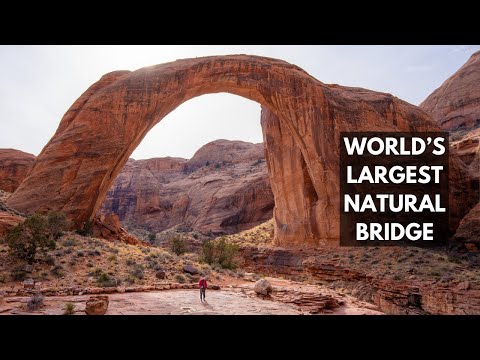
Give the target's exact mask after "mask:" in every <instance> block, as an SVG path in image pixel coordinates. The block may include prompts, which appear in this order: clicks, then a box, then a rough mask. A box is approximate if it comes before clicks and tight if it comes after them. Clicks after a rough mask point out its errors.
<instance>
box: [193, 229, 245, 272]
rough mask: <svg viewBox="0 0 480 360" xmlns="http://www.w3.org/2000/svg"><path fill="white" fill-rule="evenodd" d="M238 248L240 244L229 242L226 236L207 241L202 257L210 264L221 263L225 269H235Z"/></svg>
mask: <svg viewBox="0 0 480 360" xmlns="http://www.w3.org/2000/svg"><path fill="white" fill-rule="evenodd" d="M238 249H239V247H238V245H236V244H230V243H228V242H227V241H226V239H225V237H222V238H220V240H212V241H207V242H206V243H204V244H203V247H202V251H201V259H202V261H204V262H206V263H207V264H210V265H212V264H219V265H220V266H221V267H222V268H224V269H234V268H235V267H236V263H235V258H236V256H237V253H238Z"/></svg>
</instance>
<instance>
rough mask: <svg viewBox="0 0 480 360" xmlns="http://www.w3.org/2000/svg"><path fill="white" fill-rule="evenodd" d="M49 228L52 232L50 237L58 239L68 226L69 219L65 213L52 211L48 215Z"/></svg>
mask: <svg viewBox="0 0 480 360" xmlns="http://www.w3.org/2000/svg"><path fill="white" fill-rule="evenodd" d="M47 222H48V230H49V232H50V238H51V239H53V240H57V239H58V238H59V237H60V236H62V235H63V232H64V231H65V230H66V229H67V228H68V226H69V221H68V220H67V218H66V216H65V214H64V213H61V212H51V213H49V214H48V216H47Z"/></svg>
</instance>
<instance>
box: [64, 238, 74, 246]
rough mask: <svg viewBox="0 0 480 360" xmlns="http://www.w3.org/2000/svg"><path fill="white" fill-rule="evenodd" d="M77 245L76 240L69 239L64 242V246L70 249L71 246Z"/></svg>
mask: <svg viewBox="0 0 480 360" xmlns="http://www.w3.org/2000/svg"><path fill="white" fill-rule="evenodd" d="M75 245H77V241H76V240H75V239H71V238H70V239H67V240H65V241H64V242H63V246H67V247H70V246H75Z"/></svg>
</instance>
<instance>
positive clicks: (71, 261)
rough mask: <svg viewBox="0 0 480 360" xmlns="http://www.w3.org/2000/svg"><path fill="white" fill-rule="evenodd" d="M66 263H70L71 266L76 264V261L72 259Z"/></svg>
mask: <svg viewBox="0 0 480 360" xmlns="http://www.w3.org/2000/svg"><path fill="white" fill-rule="evenodd" d="M68 265H70V266H71V267H73V266H75V265H77V262H76V261H75V259H72V260H70V262H69V263H68Z"/></svg>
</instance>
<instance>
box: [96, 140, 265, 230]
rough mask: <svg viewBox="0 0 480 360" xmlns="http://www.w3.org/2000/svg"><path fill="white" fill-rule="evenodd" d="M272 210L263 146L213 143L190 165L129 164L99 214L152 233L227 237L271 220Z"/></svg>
mask: <svg viewBox="0 0 480 360" xmlns="http://www.w3.org/2000/svg"><path fill="white" fill-rule="evenodd" d="M273 206H274V202H273V194H272V191H271V188H270V183H269V180H268V174H267V168H266V162H265V158H264V150H263V144H251V143H247V142H242V141H228V140H216V141H213V142H211V143H209V144H207V145H205V146H203V147H202V148H200V149H199V150H198V151H197V152H196V153H195V155H194V156H193V158H192V159H190V160H186V159H182V158H156V159H149V160H137V161H135V160H132V159H131V160H129V161H128V162H127V165H126V166H125V168H124V169H123V170H122V172H121V173H120V175H119V176H118V177H117V179H116V180H115V182H114V184H113V186H112V187H111V188H110V190H109V191H108V193H107V197H106V199H105V202H104V203H103V205H102V208H101V209H100V213H101V214H108V213H115V214H118V216H119V218H120V220H121V221H122V222H124V223H127V224H131V225H132V224H133V225H134V226H140V227H144V228H146V229H148V230H150V231H155V232H158V231H162V230H165V229H168V228H171V227H173V226H176V225H180V224H183V225H185V226H186V227H187V228H190V229H191V230H197V231H202V232H210V231H212V232H214V233H219V232H227V233H231V232H236V231H239V230H243V229H246V228H250V227H252V226H255V225H258V224H259V223H261V222H263V221H265V220H267V219H270V218H271V217H272V210H273Z"/></svg>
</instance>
